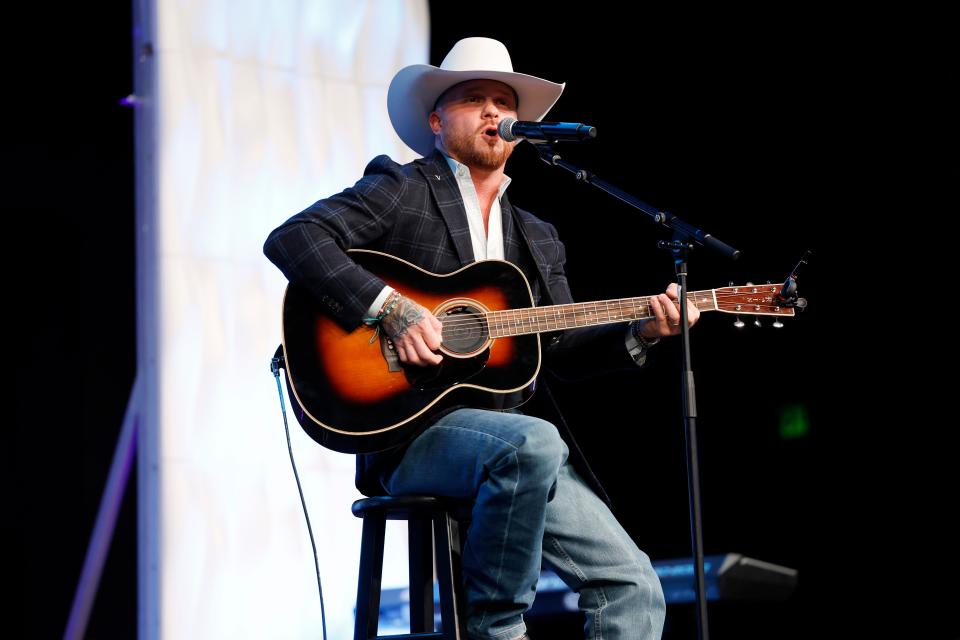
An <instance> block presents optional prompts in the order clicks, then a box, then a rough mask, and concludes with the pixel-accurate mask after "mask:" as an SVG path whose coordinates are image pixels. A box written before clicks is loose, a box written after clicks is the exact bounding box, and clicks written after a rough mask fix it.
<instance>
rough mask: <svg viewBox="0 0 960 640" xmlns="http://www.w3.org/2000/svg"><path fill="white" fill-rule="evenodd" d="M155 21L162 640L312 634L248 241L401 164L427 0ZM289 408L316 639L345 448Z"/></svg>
mask: <svg viewBox="0 0 960 640" xmlns="http://www.w3.org/2000/svg"><path fill="white" fill-rule="evenodd" d="M155 20H156V23H155V24H156V36H155V37H156V42H155V52H154V56H155V64H156V67H155V70H156V85H155V87H156V105H155V107H156V132H155V139H156V141H157V149H156V154H157V155H156V171H155V173H156V180H157V185H156V193H157V201H156V203H155V206H156V207H157V218H156V219H157V234H156V237H155V242H156V243H157V244H156V247H155V252H156V258H157V264H156V273H157V277H158V281H157V286H158V299H157V301H158V304H159V318H158V325H157V327H158V331H157V333H158V335H157V336H155V338H154V339H156V340H157V341H158V343H157V344H158V350H157V353H158V361H157V371H158V389H157V390H156V392H157V396H156V397H157V405H158V411H159V417H158V420H159V422H158V424H159V431H158V437H157V440H156V447H157V450H156V461H157V467H156V473H155V481H156V493H157V509H158V521H159V531H158V532H157V535H156V536H155V537H154V539H155V540H156V543H155V544H156V548H155V549H152V552H151V554H150V555H153V556H155V557H156V559H157V565H156V566H157V576H156V578H155V579H156V581H157V584H155V585H154V589H155V591H156V593H157V594H158V597H159V602H158V603H157V605H156V606H158V607H159V635H160V636H162V637H164V638H311V639H315V638H318V637H320V605H319V598H318V595H317V588H316V580H315V575H314V568H313V558H312V553H311V548H310V542H309V539H308V536H307V530H306V525H305V523H304V519H303V515H302V512H301V508H300V503H299V498H298V496H297V490H296V485H295V483H294V478H293V473H292V471H291V468H290V463H289V460H288V457H287V448H286V441H285V437H284V432H283V423H282V420H281V416H280V408H279V399H278V397H277V390H276V385H275V382H274V379H273V377H272V376H271V375H270V372H269V359H270V357H271V356H272V354H273V352H274V349H275V348H276V346H277V345H278V344H279V340H280V310H281V309H280V305H281V301H282V297H283V291H284V287H285V285H286V281H285V279H284V278H283V276H282V274H281V273H280V272H279V271H278V270H277V269H276V268H275V267H274V266H273V265H271V264H270V263H269V262H268V261H267V260H266V258H265V257H264V256H263V253H262V249H261V247H262V244H263V241H264V239H265V238H266V236H267V234H268V233H269V231H270V230H271V229H273V228H274V227H276V226H277V225H279V224H280V223H281V222H283V221H284V220H285V219H286V218H288V217H289V216H291V215H293V214H294V213H297V212H298V211H300V210H302V209H304V208H305V207H307V206H308V205H309V204H311V203H312V202H314V201H315V200H317V199H320V198H323V197H326V196H328V195H331V194H333V193H336V192H338V191H340V190H341V189H343V188H344V187H347V186H350V185H352V184H353V183H354V182H355V181H356V180H357V179H358V178H359V177H360V176H361V175H362V171H363V167H364V166H365V164H366V162H367V161H368V160H369V159H371V158H372V157H374V156H375V155H377V154H381V153H387V154H389V155H390V156H391V157H393V158H394V159H396V160H398V161H408V160H411V159H413V158H414V157H415V154H414V153H413V152H412V151H411V150H410V149H408V148H407V147H405V146H404V145H403V143H401V142H400V140H399V138H397V137H396V135H395V134H394V133H393V130H392V128H391V127H390V123H389V119H388V117H387V111H386V92H387V86H388V84H389V81H390V79H391V77H392V76H393V74H394V73H395V72H396V70H397V69H399V68H400V67H403V66H405V65H408V64H414V63H423V62H427V61H428V60H427V58H428V50H429V49H428V35H429V34H428V12H427V6H426V0H397V1H388V0H383V1H375V0H370V1H368V2H356V1H352V2H336V1H331V0H310V1H305V2H298V1H295V0H270V1H269V2H268V1H266V0H231V1H229V2H228V1H226V0H157V4H156V11H155ZM289 420H290V423H291V425H290V429H291V435H292V439H293V449H294V454H295V456H296V459H297V463H298V467H299V471H300V476H301V479H302V480H303V484H304V487H303V489H304V493H305V496H306V499H307V503H308V508H309V510H310V515H311V518H312V522H313V528H314V533H315V535H316V539H317V546H318V551H319V555H320V570H321V575H322V577H323V587H324V596H325V599H326V606H327V623H328V629H329V633H330V638H348V637H351V635H352V631H351V630H352V624H353V608H354V600H355V597H356V580H357V566H358V558H359V544H360V522H359V521H358V520H357V519H356V518H354V517H353V516H352V515H351V513H350V503H351V502H352V501H353V500H354V499H356V498H357V497H359V494H358V493H357V492H356V490H355V489H354V486H353V473H354V459H353V456H348V455H344V454H338V453H334V452H331V451H327V450H325V449H322V448H321V447H320V446H319V445H317V444H316V443H314V441H313V440H311V439H309V438H308V437H307V436H306V435H305V434H304V433H303V431H302V430H301V429H300V427H299V425H298V424H297V423H296V420H295V418H294V416H293V413H292V412H290V414H289ZM142 442H144V443H146V442H148V440H147V439H144V440H142ZM387 536H388V549H387V564H386V572H385V586H390V585H393V586H397V585H403V584H406V573H405V572H406V564H405V562H406V551H405V548H404V545H405V536H404V530H403V529H402V528H399V527H393V528H390V529H388V534H387ZM151 544H154V543H151ZM391 560H392V562H391Z"/></svg>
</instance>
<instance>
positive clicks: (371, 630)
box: [353, 496, 473, 640]
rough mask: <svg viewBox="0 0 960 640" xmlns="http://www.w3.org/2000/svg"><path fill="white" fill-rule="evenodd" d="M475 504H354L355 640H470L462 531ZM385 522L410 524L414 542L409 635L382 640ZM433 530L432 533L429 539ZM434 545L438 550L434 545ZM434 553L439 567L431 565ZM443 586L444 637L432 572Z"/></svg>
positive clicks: (411, 499)
mask: <svg viewBox="0 0 960 640" xmlns="http://www.w3.org/2000/svg"><path fill="white" fill-rule="evenodd" d="M472 507H473V503H472V502H469V501H462V500H452V499H448V498H437V497H433V496H381V497H375V498H364V499H363V500H357V501H356V502H354V503H353V515H355V516H357V517H358V518H363V540H362V541H361V545H360V577H359V580H358V583H357V617H356V620H355V622H354V626H353V638H354V640H377V639H379V638H391V639H401V638H443V639H444V640H466V638H467V634H466V627H465V621H464V618H463V615H464V610H463V582H462V579H461V575H460V556H461V554H462V553H463V544H462V537H461V535H460V525H461V524H465V523H468V522H469V520H470V510H471V508H472ZM387 520H406V521H407V526H408V528H409V541H410V557H409V561H410V633H409V635H393V636H378V635H377V623H378V621H379V618H380V580H381V577H382V575H383V541H384V537H385V531H386V521H387ZM431 524H432V529H433V531H432V533H433V535H432V536H431ZM431 537H432V542H433V543H435V544H431ZM431 547H434V549H433V550H434V551H436V564H435V565H434V561H433V560H432V559H431V556H432V554H431ZM434 566H436V571H437V582H438V583H439V586H440V627H441V628H440V631H438V632H435V631H434V630H433V569H434Z"/></svg>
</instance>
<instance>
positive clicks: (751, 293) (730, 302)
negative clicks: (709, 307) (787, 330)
mask: <svg viewBox="0 0 960 640" xmlns="http://www.w3.org/2000/svg"><path fill="white" fill-rule="evenodd" d="M780 289H781V285H778V284H759V285H757V284H747V285H743V286H740V287H723V288H721V289H714V295H715V296H716V301H717V311H723V312H724V313H736V314H740V315H754V316H792V315H794V314H795V312H794V308H793V307H792V306H784V304H783V300H782V299H781V298H780Z"/></svg>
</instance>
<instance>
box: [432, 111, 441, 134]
mask: <svg viewBox="0 0 960 640" xmlns="http://www.w3.org/2000/svg"><path fill="white" fill-rule="evenodd" d="M442 128H443V122H442V121H441V120H440V113H439V112H437V111H432V112H430V129H432V130H433V133H434V135H436V134H438V133H440V129H442Z"/></svg>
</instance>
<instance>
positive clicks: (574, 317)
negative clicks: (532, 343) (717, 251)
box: [487, 284, 794, 338]
mask: <svg viewBox="0 0 960 640" xmlns="http://www.w3.org/2000/svg"><path fill="white" fill-rule="evenodd" d="M779 293H780V285H773V284H766V285H752V284H747V285H744V286H738V287H734V286H730V287H723V288H720V289H707V290H705V291H691V292H689V293H687V304H692V305H695V306H696V307H697V309H699V310H700V311H701V312H703V311H722V312H723V313H733V314H737V315H741V314H742V315H748V316H757V315H763V316H792V315H794V309H793V307H792V306H783V305H782V301H783V298H781V297H780V295H779ZM654 297H656V296H641V297H639V298H620V299H619V300H600V301H597V302H574V303H572V304H557V305H552V306H549V307H530V308H527V309H507V310H504V311H490V312H488V313H487V324H488V326H489V328H490V337H492V338H502V337H508V336H518V335H522V334H527V333H543V332H546V331H558V330H561V329H571V328H574V327H590V326H593V325H597V324H612V323H615V322H630V321H631V320H643V319H645V318H652V317H653V315H654V314H653V312H652V311H651V310H650V300H652V299H653V298H654Z"/></svg>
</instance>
